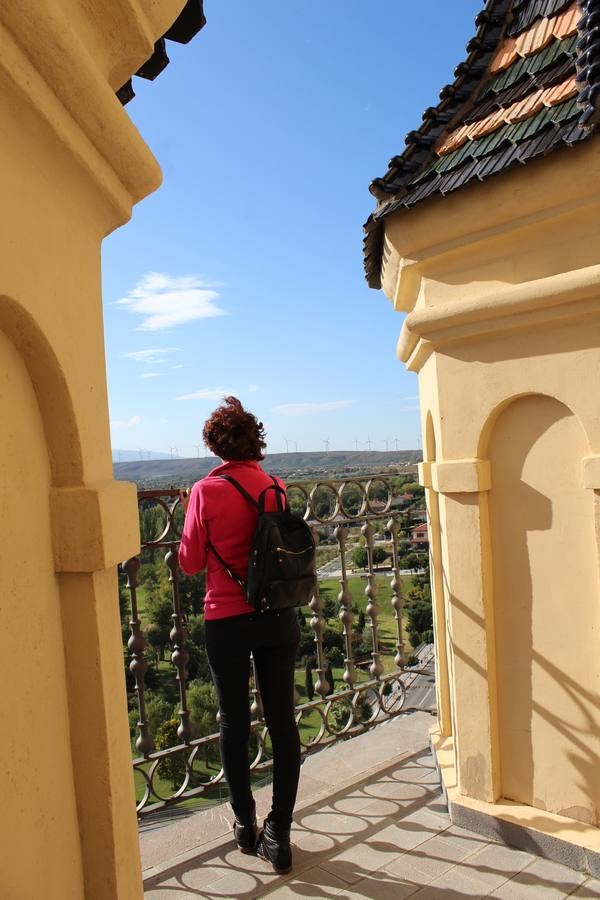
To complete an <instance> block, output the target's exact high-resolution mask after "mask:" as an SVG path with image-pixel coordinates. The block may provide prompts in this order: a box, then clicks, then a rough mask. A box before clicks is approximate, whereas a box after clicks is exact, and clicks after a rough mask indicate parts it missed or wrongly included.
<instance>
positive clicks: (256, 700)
mask: <svg viewBox="0 0 600 900" xmlns="http://www.w3.org/2000/svg"><path fill="white" fill-rule="evenodd" d="M252 682H253V684H254V687H253V688H252V704H251V705H250V712H251V714H252V717H253V718H254V719H263V718H264V710H263V705H262V697H261V696H260V686H259V684H258V677H257V675H256V663H255V662H254V654H252Z"/></svg>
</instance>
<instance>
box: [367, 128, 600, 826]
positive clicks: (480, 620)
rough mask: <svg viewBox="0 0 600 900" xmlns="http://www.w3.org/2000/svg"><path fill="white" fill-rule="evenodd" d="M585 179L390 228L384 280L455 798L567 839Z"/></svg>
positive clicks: (578, 700)
mask: <svg viewBox="0 0 600 900" xmlns="http://www.w3.org/2000/svg"><path fill="white" fill-rule="evenodd" d="M599 175H600V142H598V141H597V140H592V141H590V142H589V143H587V144H585V145H582V146H581V147H579V148H576V149H575V150H573V151H572V152H564V151H560V152H557V153H556V154H555V155H554V156H551V157H550V158H548V159H547V160H543V161H537V162H535V163H533V164H530V165H528V166H527V167H526V168H525V169H522V170H519V171H516V172H510V173H506V174H504V175H503V176H502V177H500V178H495V179H491V180H490V182H489V183H485V184H483V185H477V186H471V187H469V188H467V189H465V190H463V191H460V192H457V194H456V195H453V196H450V197H447V198H446V199H443V200H434V201H430V202H428V203H424V204H422V206H420V207H416V208H415V209H413V210H410V211H404V212H400V213H398V214H396V215H395V216H394V217H392V218H391V219H390V220H389V222H388V223H387V225H386V270H385V271H384V278H383V283H384V287H385V290H386V293H387V294H388V296H389V297H390V299H391V300H392V302H393V303H394V305H395V308H396V309H398V310H400V311H405V312H407V313H408V315H407V318H406V320H405V322H404V325H403V327H402V332H401V335H400V340H399V344H398V352H399V356H400V358H401V359H402V360H403V361H404V362H405V363H406V364H407V365H408V367H409V368H410V369H412V370H413V371H416V372H418V374H419V385H420V394H421V407H422V422H423V434H424V446H425V447H426V448H428V446H429V445H430V444H432V443H433V444H434V446H435V456H433V455H431V454H430V455H429V456H427V455H426V462H425V464H424V465H423V466H422V472H421V477H422V482H423V483H424V484H425V485H426V486H427V488H428V491H427V493H428V508H429V513H430V520H431V526H432V532H433V534H432V542H431V546H432V564H433V582H434V604H435V606H436V640H437V643H438V647H439V648H441V649H442V654H441V656H442V657H444V649H445V648H446V647H447V649H448V653H447V657H448V658H447V661H444V659H442V658H440V661H439V663H438V671H439V673H440V676H441V677H442V679H443V678H444V677H445V673H446V672H447V678H448V684H447V688H446V687H445V686H444V685H441V686H440V687H439V688H438V699H439V700H443V698H444V697H447V701H446V700H444V702H443V705H442V716H441V722H440V730H441V732H442V734H445V735H449V734H450V733H451V734H452V738H453V740H452V747H453V754H454V762H455V770H456V779H457V794H458V795H459V796H463V797H464V798H467V799H469V800H470V801H472V802H474V803H479V804H480V806H481V804H483V805H484V807H483V808H486V809H487V810H488V811H490V812H491V813H492V814H493V810H494V804H497V803H500V802H501V801H502V800H503V798H504V799H508V800H511V801H515V802H516V803H517V804H519V803H520V804H522V805H523V807H525V806H532V807H535V808H536V809H537V810H542V811H547V812H548V813H549V814H556V815H558V816H559V817H562V819H561V821H564V823H565V825H564V829H565V833H567V832H568V831H569V827H570V823H572V822H576V823H578V826H579V833H581V828H582V827H584V826H585V827H592V828H593V830H594V831H596V832H597V826H598V825H599V824H600V780H599V779H598V777H597V772H598V771H599V770H600V663H599V662H598V653H597V646H598V639H599V637H600V602H599V600H598V598H599V596H600V590H599V588H600V578H599V556H598V530H599V529H598V525H599V523H600V519H599V517H598V509H599V508H598V493H597V492H598V490H599V489H600V468H599V467H600V457H599V454H600V417H599V416H598V399H597V398H598V397H599V396H600V264H599V263H600V215H599V213H600V196H599V194H598V185H599V184H600V179H599V177H598V176H599ZM440 592H442V594H443V596H442V598H441V599H440ZM448 723H450V724H448ZM548 822H549V820H548ZM550 827H551V829H552V830H553V833H556V822H553V823H552V825H551V826H550V824H548V828H549V830H550ZM572 831H573V830H572ZM572 831H571V832H569V833H572ZM575 832H577V830H576V829H575Z"/></svg>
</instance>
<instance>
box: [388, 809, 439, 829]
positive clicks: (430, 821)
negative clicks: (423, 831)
mask: <svg viewBox="0 0 600 900" xmlns="http://www.w3.org/2000/svg"><path fill="white" fill-rule="evenodd" d="M409 823H410V824H412V825H413V826H418V825H422V826H423V828H427V829H429V830H431V831H435V832H438V831H445V830H446V829H447V828H449V827H450V825H451V822H450V816H448V815H446V814H444V813H436V812H432V811H431V809H430V808H429V807H428V806H420V807H417V809H412V810H411V809H408V810H406V811H405V814H404V815H403V816H400V817H399V818H397V820H396V824H397V825H399V826H401V827H403V826H404V825H405V824H409Z"/></svg>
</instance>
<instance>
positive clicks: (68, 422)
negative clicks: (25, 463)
mask: <svg viewBox="0 0 600 900" xmlns="http://www.w3.org/2000/svg"><path fill="white" fill-rule="evenodd" d="M0 331H3V332H4V334H5V335H6V336H7V338H8V339H9V340H10V341H11V343H12V344H13V345H14V346H15V348H16V350H17V352H18V353H19V355H20V357H21V358H22V360H23V362H24V363H25V366H26V368H27V372H28V374H29V377H30V379H31V383H32V385H33V389H34V391H35V395H36V399H37V404H38V408H39V412H40V415H41V418H42V423H43V427H44V434H45V438H46V449H47V453H48V458H49V462H50V471H51V480H52V486H53V487H67V486H69V485H79V484H82V483H83V461H82V453H81V444H80V439H79V430H78V428H77V421H76V416H75V410H74V407H73V400H72V397H71V394H70V391H69V387H68V385H67V381H66V379H65V376H64V373H63V370H62V367H61V365H60V362H59V360H58V358H57V356H56V354H55V352H54V350H53V348H52V346H51V345H50V342H49V341H48V339H47V337H46V335H45V334H44V333H43V331H42V330H41V328H40V327H39V325H38V323H37V322H36V321H35V319H34V318H33V316H32V315H31V314H30V313H29V312H28V311H27V310H26V309H25V308H24V307H23V306H21V304H19V303H17V302H16V301H15V300H14V299H12V298H11V297H7V296H4V295H0Z"/></svg>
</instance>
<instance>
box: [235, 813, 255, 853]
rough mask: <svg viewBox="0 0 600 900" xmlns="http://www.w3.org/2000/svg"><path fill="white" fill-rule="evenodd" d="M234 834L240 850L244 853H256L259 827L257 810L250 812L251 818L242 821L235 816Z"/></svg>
mask: <svg viewBox="0 0 600 900" xmlns="http://www.w3.org/2000/svg"><path fill="white" fill-rule="evenodd" d="M233 836H234V838H235V842H236V844H237V845H238V850H241V851H242V853H254V851H255V850H256V841H257V839H258V828H257V826H256V812H252V813H251V814H250V818H249V819H244V821H243V822H241V821H240V820H239V819H238V817H237V816H236V817H235V821H234V823H233Z"/></svg>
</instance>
